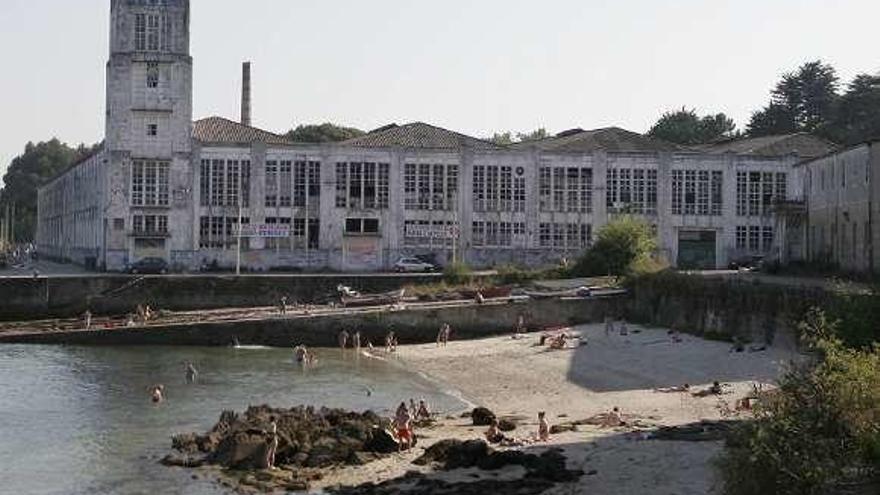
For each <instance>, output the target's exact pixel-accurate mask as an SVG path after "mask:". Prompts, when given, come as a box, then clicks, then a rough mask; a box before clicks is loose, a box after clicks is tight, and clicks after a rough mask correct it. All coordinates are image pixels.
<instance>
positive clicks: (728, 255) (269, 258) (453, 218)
mask: <svg viewBox="0 0 880 495" xmlns="http://www.w3.org/2000/svg"><path fill="white" fill-rule="evenodd" d="M189 21H190V9H189V1H188V0H112V1H111V28H110V60H109V62H108V64H107V120H106V138H105V141H104V145H103V148H102V149H101V150H100V151H99V152H98V153H96V154H95V155H93V156H91V157H89V158H87V159H85V160H83V161H81V162H79V163H76V164H73V165H72V166H71V167H70V168H69V169H68V170H67V171H65V172H64V173H63V174H61V175H59V176H58V177H56V178H54V179H53V180H52V181H50V182H48V183H47V184H45V185H44V186H43V187H42V188H41V189H40V191H39V220H38V232H37V243H38V249H39V251H40V252H41V253H42V254H43V255H45V256H50V257H54V258H59V259H64V260H69V261H72V262H75V263H80V264H85V265H89V266H94V267H96V268H98V269H106V270H122V269H125V267H126V266H128V265H129V264H130V263H132V262H134V261H136V260H138V259H141V258H144V257H161V258H164V259H165V260H167V261H168V262H169V264H170V265H171V266H172V267H173V268H175V269H177V270H180V271H188V270H194V269H197V268H198V267H199V266H200V265H202V264H204V263H213V262H215V261H216V263H217V264H218V265H220V266H225V267H232V266H235V265H236V264H237V263H240V265H241V266H242V267H243V269H246V270H270V269H283V268H300V269H312V270H317V269H334V270H346V271H370V270H379V269H387V268H388V267H390V266H391V265H392V264H393V263H394V262H395V261H396V260H397V259H398V258H399V257H401V256H404V255H429V256H433V257H435V258H436V259H437V261H438V262H440V263H441V264H443V263H447V262H448V261H449V260H451V259H457V260H462V261H464V262H465V263H467V264H469V265H471V266H474V267H487V266H494V265H498V264H502V263H515V264H520V265H530V266H536V265H542V264H551V263H557V262H558V261H559V260H560V259H561V258H563V257H571V256H573V255H576V254H577V253H580V252H582V251H583V250H584V249H585V248H586V247H587V246H589V244H590V242H591V240H592V238H593V236H594V234H595V232H596V231H597V230H598V229H599V228H601V227H602V226H603V225H605V224H606V223H607V222H609V221H610V220H611V219H613V218H614V216H615V215H620V214H635V215H640V216H643V217H644V218H645V219H647V221H648V222H650V224H651V225H653V226H654V227H655V228H656V232H657V236H658V241H659V245H660V246H661V250H662V254H663V255H665V257H666V258H667V259H668V260H669V261H670V262H671V263H672V264H673V265H677V266H679V267H683V268H684V267H690V268H718V267H725V266H727V264H728V263H729V262H730V261H732V260H738V259H740V258H744V257H749V256H755V255H763V256H771V257H773V256H778V257H792V256H795V257H796V256H797V255H795V254H793V252H794V251H798V253H800V251H801V250H802V249H803V247H802V246H800V245H798V244H799V243H798V242H797V241H795V242H794V243H793V244H794V245H792V243H789V242H787V241H785V240H784V239H782V237H783V236H781V235H780V234H779V233H780V230H784V229H787V224H786V219H787V217H786V216H785V215H782V214H779V213H778V207H779V205H783V204H787V203H790V202H793V201H803V200H804V198H803V191H804V168H803V167H797V166H796V165H797V164H798V163H799V162H802V161H803V160H805V159H810V158H815V157H819V156H823V155H826V154H827V153H829V152H831V151H833V146H832V145H831V144H829V143H827V142H824V141H821V140H818V139H815V138H812V137H809V136H806V135H802V134H794V135H786V136H775V137H764V138H757V139H747V140H738V141H730V142H724V143H719V144H716V145H711V146H705V147H701V148H683V147H679V146H676V145H673V144H670V143H666V142H662V141H658V140H655V139H651V138H649V137H647V136H643V135H640V134H637V133H634V132H629V131H626V130H623V129H619V128H605V129H598V130H588V131H585V130H581V129H574V130H570V131H566V132H563V133H561V134H559V135H557V136H555V137H551V138H548V139H544V140H541V141H535V142H529V143H520V144H516V145H511V146H498V145H495V144H493V143H490V142H487V141H484V140H480V139H477V138H473V137H469V136H465V135H462V134H459V133H456V132H452V131H449V130H445V129H442V128H439V127H435V126H431V125H428V124H424V123H411V124H406V125H399V126H398V125H393V124H392V125H388V126H385V127H383V128H380V129H377V130H375V131H372V132H370V133H368V134H366V135H365V136H362V137H359V138H356V139H352V140H350V141H346V142H342V143H333V144H314V145H309V144H299V143H292V142H289V141H288V140H286V139H285V138H284V137H283V136H280V135H277V134H274V133H271V132H267V131H263V130H260V129H257V128H255V127H252V126H251V101H250V86H251V85H250V67H249V65H246V67H245V71H244V84H243V87H244V94H243V101H242V118H241V119H240V121H231V120H228V119H224V118H220V117H209V118H206V119H202V120H198V121H195V122H193V120H192V58H191V56H190V53H189ZM239 224H241V228H239ZM793 238H798V236H793Z"/></svg>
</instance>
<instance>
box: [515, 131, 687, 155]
mask: <svg viewBox="0 0 880 495" xmlns="http://www.w3.org/2000/svg"><path fill="white" fill-rule="evenodd" d="M511 148H513V149H529V148H537V149H540V150H544V151H561V152H575V153H589V152H594V151H600V150H601V151H610V152H658V151H678V150H680V149H681V148H680V147H679V146H678V145H675V144H672V143H668V142H666V141H663V140H660V139H655V138H652V137H649V136H645V135H642V134H639V133H637V132H632V131H628V130H626V129H621V128H619V127H606V128H603V129H594V130H591V131H585V130H583V129H572V130H570V131H565V132H562V133H559V134H557V135H556V136H554V137H550V138H547V139H542V140H540V141H527V142H523V143H517V144H514V145H512V146H511Z"/></svg>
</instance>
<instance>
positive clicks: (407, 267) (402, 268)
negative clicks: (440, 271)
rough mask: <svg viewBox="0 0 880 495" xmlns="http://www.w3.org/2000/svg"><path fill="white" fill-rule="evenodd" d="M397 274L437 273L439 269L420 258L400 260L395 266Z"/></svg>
mask: <svg viewBox="0 0 880 495" xmlns="http://www.w3.org/2000/svg"><path fill="white" fill-rule="evenodd" d="M394 271H395V272H397V273H427V272H434V271H437V267H436V266H434V265H433V264H431V263H427V262H425V261H422V260H420V259H418V258H400V259H399V260H397V263H395V264H394Z"/></svg>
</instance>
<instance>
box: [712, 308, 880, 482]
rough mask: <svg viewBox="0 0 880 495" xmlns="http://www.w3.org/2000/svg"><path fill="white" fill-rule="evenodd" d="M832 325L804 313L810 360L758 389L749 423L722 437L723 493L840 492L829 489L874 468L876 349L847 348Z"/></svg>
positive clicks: (879, 392) (879, 455)
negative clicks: (767, 389)
mask: <svg viewBox="0 0 880 495" xmlns="http://www.w3.org/2000/svg"><path fill="white" fill-rule="evenodd" d="M836 327H837V323H836V322H834V321H830V320H828V319H827V318H826V316H825V314H824V313H823V312H822V311H819V310H816V309H814V310H811V311H809V312H808V313H807V315H806V317H805V319H804V321H803V322H802V323H801V324H800V326H799V330H800V332H801V335H802V338H803V340H804V341H805V342H806V343H807V344H808V346H809V349H810V350H811V353H812V355H813V360H812V361H810V362H808V363H804V364H800V365H795V366H794V367H793V368H792V369H791V370H790V371H789V372H788V373H786V374H785V375H784V376H783V377H782V379H781V380H780V382H779V389H778V390H775V391H773V392H771V393H764V394H761V395H760V399H761V400H760V402H759V403H758V405H757V406H756V408H755V418H754V420H753V421H751V422H748V423H745V424H744V425H743V426H742V427H741V428H740V429H738V430H736V431H735V432H734V434H733V435H732V436H731V437H730V439H729V440H728V442H727V449H726V451H725V452H724V454H723V456H722V457H721V458H719V460H718V467H719V469H720V472H721V481H722V487H723V489H724V493H725V494H727V495H751V494H755V493H774V494H780V495H803V494H806V495H811V494H820V493H822V494H824V493H843V492H841V491H838V490H836V489H835V488H837V487H838V485H840V484H844V483H845V484H850V483H853V482H855V483H858V482H860V481H864V480H862V479H861V478H862V477H863V476H870V473H872V472H873V473H874V474H877V473H878V470H880V347H878V346H875V347H873V348H869V349H866V350H856V349H851V348H847V347H845V346H844V345H843V344H842V342H841V341H840V340H838V339H837V338H836V337H835V334H836V333H837V328H836ZM853 493H856V492H853ZM864 493H868V492H867V491H866V492H864Z"/></svg>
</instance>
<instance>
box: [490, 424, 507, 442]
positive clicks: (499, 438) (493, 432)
mask: <svg viewBox="0 0 880 495" xmlns="http://www.w3.org/2000/svg"><path fill="white" fill-rule="evenodd" d="M485 435H486V441H487V442H489V443H502V442H504V441H505V440H507V438H506V437H505V436H504V433H501V430H500V429H499V428H498V420H497V419H495V420H492V425H491V426H489V429H488V430H486V433H485Z"/></svg>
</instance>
